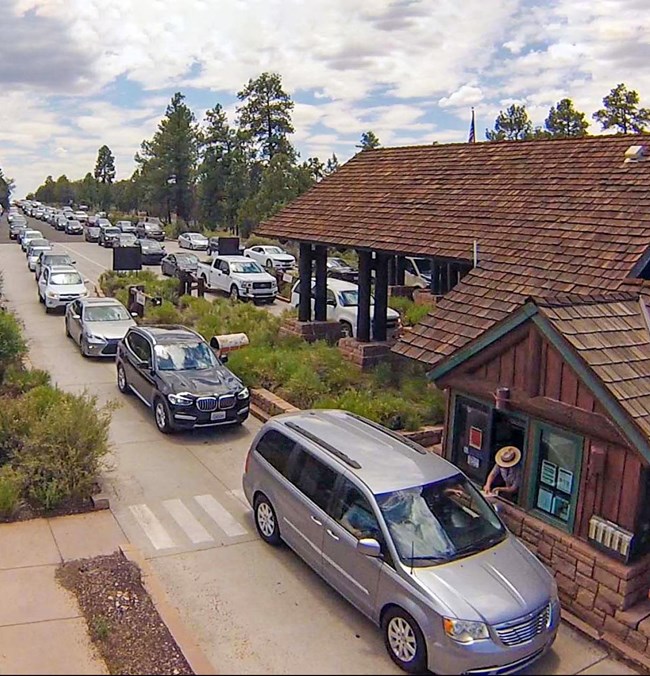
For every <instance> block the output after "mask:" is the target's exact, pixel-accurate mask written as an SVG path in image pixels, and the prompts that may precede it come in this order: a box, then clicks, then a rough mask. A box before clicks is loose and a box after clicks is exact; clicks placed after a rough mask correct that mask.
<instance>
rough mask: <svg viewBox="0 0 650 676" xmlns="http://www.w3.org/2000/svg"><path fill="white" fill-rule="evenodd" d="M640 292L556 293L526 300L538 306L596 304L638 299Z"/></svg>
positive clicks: (533, 296)
mask: <svg viewBox="0 0 650 676" xmlns="http://www.w3.org/2000/svg"><path fill="white" fill-rule="evenodd" d="M639 297H640V294H639V293H633V292H626V291H611V292H607V293H600V294H591V293H590V294H580V293H558V294H553V295H548V296H535V295H532V296H528V298H526V302H532V303H535V305H537V306H539V307H563V306H570V305H597V304H602V303H620V302H621V301H635V300H639Z"/></svg>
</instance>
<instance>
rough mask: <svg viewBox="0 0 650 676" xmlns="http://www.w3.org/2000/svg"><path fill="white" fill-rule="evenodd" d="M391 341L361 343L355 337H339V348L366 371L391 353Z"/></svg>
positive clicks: (347, 357) (348, 358) (349, 359)
mask: <svg viewBox="0 0 650 676" xmlns="http://www.w3.org/2000/svg"><path fill="white" fill-rule="evenodd" d="M392 346H393V342H389V341H386V342H382V343H379V342H376V343H361V342H359V341H358V340H357V339H356V338H341V340H339V350H341V352H342V353H343V356H344V357H345V358H346V359H347V360H348V361H350V362H352V363H353V364H354V365H355V366H358V367H359V368H360V369H361V370H362V371H367V370H369V369H371V368H373V367H375V366H377V364H379V363H381V362H382V361H385V360H386V359H387V358H389V357H390V355H391V351H390V349H391V347H392Z"/></svg>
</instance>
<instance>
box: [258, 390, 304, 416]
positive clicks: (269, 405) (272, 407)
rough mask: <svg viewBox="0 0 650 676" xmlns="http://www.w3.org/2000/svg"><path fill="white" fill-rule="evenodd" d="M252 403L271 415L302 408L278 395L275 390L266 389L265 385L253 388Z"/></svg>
mask: <svg viewBox="0 0 650 676" xmlns="http://www.w3.org/2000/svg"><path fill="white" fill-rule="evenodd" d="M251 403H252V404H253V405H254V406H257V408H259V409H261V410H262V411H264V412H265V413H268V414H269V415H270V416H274V415H280V414H282V413H289V412H291V411H298V410H300V409H298V408H297V407H296V406H294V405H293V404H290V403H289V402H288V401H285V400H284V399H282V398H281V397H278V396H276V395H275V394H273V392H269V390H265V389H264V388H263V387H258V388H255V389H252V390H251Z"/></svg>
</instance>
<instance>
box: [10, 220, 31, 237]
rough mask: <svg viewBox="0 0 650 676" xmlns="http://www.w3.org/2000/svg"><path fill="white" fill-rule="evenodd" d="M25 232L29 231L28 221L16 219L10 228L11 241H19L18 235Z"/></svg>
mask: <svg viewBox="0 0 650 676" xmlns="http://www.w3.org/2000/svg"><path fill="white" fill-rule="evenodd" d="M23 230H27V221H26V220H25V221H19V220H17V219H14V221H13V223H12V224H11V225H10V226H9V239H18V235H19V234H20V233H22V231H23Z"/></svg>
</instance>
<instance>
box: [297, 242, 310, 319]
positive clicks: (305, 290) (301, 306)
mask: <svg viewBox="0 0 650 676" xmlns="http://www.w3.org/2000/svg"><path fill="white" fill-rule="evenodd" d="M298 274H299V279H300V301H299V303H298V320H299V321H301V322H308V321H311V244H308V243H305V242H301V243H300V259H299V260H298Z"/></svg>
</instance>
